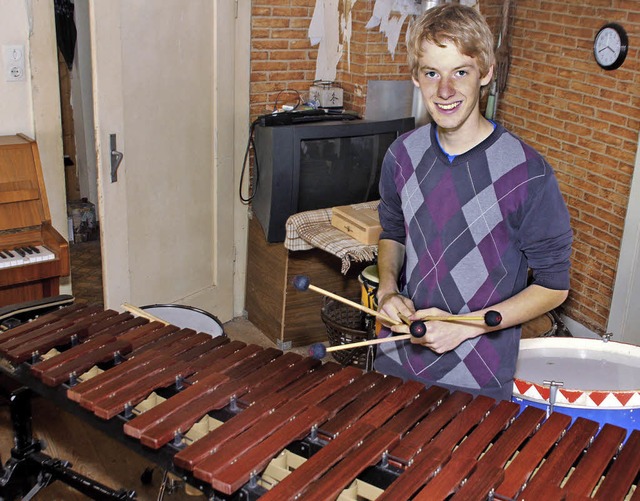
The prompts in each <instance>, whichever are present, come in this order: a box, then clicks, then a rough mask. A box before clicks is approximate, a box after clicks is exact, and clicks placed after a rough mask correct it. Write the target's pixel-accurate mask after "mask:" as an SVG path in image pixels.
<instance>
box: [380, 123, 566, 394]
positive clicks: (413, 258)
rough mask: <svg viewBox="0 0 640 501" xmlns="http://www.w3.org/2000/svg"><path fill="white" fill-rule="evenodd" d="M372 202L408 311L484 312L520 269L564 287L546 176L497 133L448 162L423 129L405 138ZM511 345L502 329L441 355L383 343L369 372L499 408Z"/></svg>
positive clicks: (523, 148) (513, 331)
mask: <svg viewBox="0 0 640 501" xmlns="http://www.w3.org/2000/svg"><path fill="white" fill-rule="evenodd" d="M380 193H381V197H382V201H381V204H380V207H379V213H380V222H381V224H382V228H383V233H382V234H381V236H380V238H381V239H383V238H388V239H392V240H396V241H398V242H401V243H403V244H404V245H405V250H406V255H405V265H404V269H403V277H402V280H401V284H400V287H401V291H402V292H403V294H405V295H406V296H408V297H409V298H411V299H412V301H413V302H414V304H415V306H416V308H417V309H422V308H427V307H433V306H435V307H438V308H441V309H443V310H445V311H448V312H450V313H452V314H460V313H466V312H470V311H477V310H480V309H483V308H487V307H490V306H492V305H494V304H496V303H499V302H501V301H503V300H505V299H507V298H509V297H511V296H513V295H515V294H517V293H518V292H520V291H521V290H522V289H524V288H525V287H526V285H527V270H528V268H531V269H532V270H533V283H536V284H538V285H541V286H543V287H546V288H549V289H556V290H566V289H568V288H569V258H570V255H571V242H572V232H571V227H570V225H569V214H568V211H567V209H566V206H565V203H564V200H563V199H562V195H561V193H560V190H559V188H558V185H557V181H556V178H555V175H554V173H553V171H552V169H551V167H550V166H549V164H548V163H546V162H545V160H544V159H543V158H542V157H541V156H540V155H539V154H538V153H536V152H535V151H534V150H533V149H531V148H530V147H529V146H527V145H526V144H525V143H523V142H522V141H521V140H520V139H518V138H517V137H515V136H514V135H512V134H510V133H509V132H507V131H506V130H505V129H504V128H503V127H502V126H500V125H497V126H496V128H495V130H494V132H493V133H492V134H491V135H490V136H489V137H488V138H487V139H486V140H485V141H483V142H482V143H481V144H479V145H478V146H476V147H475V148H473V149H472V150H470V151H469V152H467V153H465V154H463V155H459V156H458V157H456V158H455V159H454V160H453V162H451V163H450V162H449V160H448V159H447V157H446V155H445V154H444V153H443V151H442V150H441V148H440V147H439V146H438V145H437V141H436V138H435V129H434V128H432V127H431V126H430V125H426V126H424V127H422V128H419V129H416V130H415V131H412V132H410V133H408V134H407V135H405V136H403V137H401V138H400V139H399V140H398V141H396V142H395V143H394V144H393V145H392V146H391V148H390V150H389V152H388V153H387V156H386V157H385V161H384V164H383V170H382V177H381V184H380ZM382 335H388V332H386V333H385V331H383V334H382ZM519 339H520V328H519V327H513V328H508V329H503V330H501V331H497V332H493V333H491V334H485V335H482V336H478V337H476V338H473V339H470V340H467V341H464V342H463V343H462V344H461V345H460V346H458V348H456V349H455V350H453V351H450V352H448V353H444V354H442V355H438V354H436V353H434V352H432V351H431V350H428V349H425V348H424V347H422V346H418V345H413V344H411V343H383V344H382V345H380V348H379V350H378V357H377V360H376V364H375V367H376V369H377V370H379V371H381V372H384V373H387V374H393V375H397V376H400V377H403V378H405V379H407V378H408V379H418V380H421V381H424V382H426V383H431V384H433V383H437V384H438V385H441V386H445V387H449V388H451V389H463V390H465V391H469V392H472V393H483V394H485V395H488V396H491V397H494V398H501V399H508V398H510V397H511V393H512V383H513V374H514V372H515V364H516V359H517V355H518V345H519Z"/></svg>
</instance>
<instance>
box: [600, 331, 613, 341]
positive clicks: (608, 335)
mask: <svg viewBox="0 0 640 501" xmlns="http://www.w3.org/2000/svg"><path fill="white" fill-rule="evenodd" d="M612 337H613V333H612V332H607V333H605V334H603V335H602V340H603V341H604V342H605V343H608V342H609V341H611V338H612Z"/></svg>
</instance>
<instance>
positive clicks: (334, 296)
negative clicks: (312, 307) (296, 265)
mask: <svg viewBox="0 0 640 501" xmlns="http://www.w3.org/2000/svg"><path fill="white" fill-rule="evenodd" d="M309 289H311V290H313V291H315V292H319V293H320V294H323V295H325V296H327V297H330V298H331V299H335V300H336V301H340V302H341V303H344V304H347V305H349V306H352V307H353V308H356V309H358V310H360V311H364V312H365V313H368V314H369V315H373V316H374V317H378V318H380V319H381V320H384V321H385V322H387V323H390V324H393V325H399V324H400V323H401V322H398V321H397V320H393V319H392V318H390V317H388V316H386V315H385V314H384V313H380V312H379V311H376V310H372V309H371V308H368V307H366V306H364V305H362V304H360V303H356V302H355V301H351V300H350V299H347V298H345V297H342V296H338V295H337V294H334V293H333V292H329V291H327V290H324V289H321V288H320V287H316V286H315V285H313V284H309Z"/></svg>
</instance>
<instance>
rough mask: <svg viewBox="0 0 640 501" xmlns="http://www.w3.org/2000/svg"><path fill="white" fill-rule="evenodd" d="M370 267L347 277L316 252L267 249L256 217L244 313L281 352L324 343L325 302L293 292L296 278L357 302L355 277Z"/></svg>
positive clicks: (357, 266)
mask: <svg viewBox="0 0 640 501" xmlns="http://www.w3.org/2000/svg"><path fill="white" fill-rule="evenodd" d="M369 264H371V263H352V265H351V267H350V268H349V271H348V272H347V274H346V275H343V274H342V273H341V272H340V269H341V266H342V262H341V261H340V259H339V258H337V257H336V256H334V255H332V254H329V253H328V252H326V251H323V250H320V249H311V250H306V251H295V252H294V251H289V250H287V249H286V248H285V247H284V245H283V244H281V243H269V242H267V241H266V239H265V238H264V232H263V231H262V228H261V227H260V223H259V222H258V219H257V218H256V217H253V218H252V219H251V220H250V221H249V246H248V256H247V296H246V302H245V307H246V310H247V316H248V318H249V320H250V321H251V323H253V324H254V325H255V326H256V327H258V328H259V329H260V330H261V331H262V332H263V333H264V334H265V335H266V336H267V337H268V338H269V339H271V340H272V341H273V342H274V343H276V345H277V347H278V348H280V349H282V350H288V349H291V348H295V347H300V346H307V345H310V344H312V343H317V342H322V341H327V328H326V326H325V325H324V322H323V321H322V317H321V315H320V310H321V309H322V302H323V300H324V296H323V295H321V294H318V293H317V292H314V291H311V290H307V291H304V292H303V291H299V290H297V289H296V288H295V287H294V286H293V284H292V282H293V279H294V278H295V276H296V275H306V276H308V277H309V278H310V279H311V283H312V284H314V285H316V286H317V287H320V288H322V289H324V290H327V291H331V292H333V293H334V294H338V295H339V296H342V297H346V298H348V299H351V300H358V301H359V300H360V297H361V294H362V292H361V285H360V282H359V281H358V275H359V274H360V272H362V270H363V269H364V268H365V267H366V266H368V265H369Z"/></svg>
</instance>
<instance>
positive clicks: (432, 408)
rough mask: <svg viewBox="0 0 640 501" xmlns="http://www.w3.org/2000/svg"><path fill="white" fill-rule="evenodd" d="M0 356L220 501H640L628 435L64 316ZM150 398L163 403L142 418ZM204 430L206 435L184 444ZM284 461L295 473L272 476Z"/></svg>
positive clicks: (75, 309) (106, 315)
mask: <svg viewBox="0 0 640 501" xmlns="http://www.w3.org/2000/svg"><path fill="white" fill-rule="evenodd" d="M53 348H55V349H56V350H57V351H55V352H51V353H48V354H47V353H45V352H46V351H48V350H50V349H53ZM0 354H1V355H2V358H4V359H5V361H6V362H7V363H6V364H5V365H7V367H6V368H5V369H3V370H5V371H6V372H8V373H9V375H12V376H13V377H15V378H16V379H18V380H19V381H20V382H23V383H24V384H27V385H29V384H31V385H33V386H34V387H36V388H40V387H41V386H45V387H48V388H51V390H50V391H53V392H55V394H56V395H57V394H65V395H66V399H65V401H66V402H67V405H68V406H70V407H71V408H73V407H77V408H79V407H81V408H82V409H86V410H88V411H90V412H91V413H93V414H94V417H93V418H92V419H94V420H95V421H96V423H101V422H113V423H115V424H116V425H117V426H119V428H120V430H121V433H122V435H123V437H124V436H126V437H128V440H129V441H132V440H133V441H134V442H135V443H137V444H139V446H140V447H141V448H143V449H149V450H151V451H166V452H167V453H168V454H170V457H171V458H172V463H173V464H172V466H171V469H172V471H173V472H174V473H176V474H178V475H180V476H181V477H182V478H184V479H186V480H187V481H189V482H192V483H194V485H197V486H198V487H199V488H200V489H202V490H204V491H205V492H208V493H210V494H212V495H220V496H224V498H225V499H258V498H260V499H264V500H284V499H305V500H306V499H311V500H313V499H317V500H323V501H324V500H326V499H337V498H338V497H339V496H342V497H343V498H345V499H348V498H347V497H345V496H347V494H346V493H347V492H348V489H352V488H353V487H354V486H357V485H361V484H363V483H365V484H367V485H369V486H370V489H371V492H372V493H373V494H371V495H369V494H366V495H365V494H358V495H357V499H378V500H397V499H415V500H421V499H426V500H437V499H443V500H444V499H456V500H469V499H471V500H473V499H489V498H494V499H502V500H512V499H533V498H538V499H561V500H562V499H565V500H585V499H606V500H615V499H619V500H624V499H636V498H637V497H638V496H639V495H640V494H639V492H640V490H638V489H637V484H638V475H639V472H640V431H639V430H634V431H632V432H631V433H629V436H628V437H627V430H625V429H623V428H621V427H619V426H616V425H615V424H607V425H605V426H604V427H602V429H599V425H598V424H597V423H595V422H593V421H590V420H588V419H585V418H582V417H580V418H577V419H575V421H574V422H572V419H571V418H570V417H568V416H566V415H564V414H562V413H557V412H554V413H552V414H551V415H550V416H549V417H547V416H546V414H545V412H544V411H543V410H540V409H537V408H534V407H527V408H525V409H524V410H523V411H521V409H520V407H519V406H518V405H516V404H515V403H512V402H506V401H502V402H496V401H494V400H493V399H490V398H487V397H476V398H473V397H472V396H471V395H469V394H466V393H463V392H453V393H449V392H448V391H447V390H445V389H443V388H439V387H435V386H434V387H430V388H425V387H424V386H423V385H421V384H419V383H417V382H412V381H408V382H403V381H402V380H400V379H398V378H395V377H390V376H384V375H382V374H379V373H376V372H368V373H365V372H363V371H362V370H360V369H357V368H355V367H341V366H339V365H338V364H336V363H333V362H327V363H321V362H320V361H318V360H315V359H312V358H308V357H303V356H301V355H297V354H294V353H282V352H281V351H280V350H276V349H274V348H262V347H259V346H255V345H247V344H245V343H243V342H240V341H230V340H229V339H227V338H226V336H224V335H222V336H218V337H214V338H212V337H211V336H209V335H206V334H203V333H196V332H194V331H191V330H189V329H179V328H178V327H175V326H171V325H166V326H165V325H163V324H160V323H158V322H149V321H148V320H146V319H141V318H133V317H132V316H131V315H130V314H128V313H126V314H120V313H117V312H112V311H109V310H107V311H99V310H98V309H96V308H93V307H81V306H69V307H66V308H63V309H60V310H58V311H55V312H53V313H50V314H48V315H44V316H43V317H40V318H38V319H36V320H35V321H33V322H32V323H31V324H24V325H21V326H18V327H16V328H15V329H11V330H8V331H6V332H4V333H2V334H0ZM39 356H42V358H39ZM84 371H89V372H87V373H85V374H83V372H84ZM47 391H49V390H47ZM153 395H162V398H161V399H160V400H162V401H161V402H159V403H157V404H156V405H155V406H147V405H146V402H147V401H150V400H151V396H153ZM205 421H206V422H209V421H215V423H216V424H215V426H212V427H211V429H210V430H209V431H208V432H206V433H204V434H196V433H195V432H194V430H195V429H196V428H197V427H198V426H197V425H199V424H200V423H202V422H205ZM287 455H296V457H299V462H300V463H301V464H299V465H298V466H297V467H296V468H294V467H293V466H291V467H286V468H285V470H287V471H280V470H281V468H280V467H279V466H278V467H277V466H275V463H276V462H278V461H280V459H281V458H283V457H285V456H287ZM276 471H277V472H278V473H276ZM276 477H277V478H276ZM367 496H370V497H367Z"/></svg>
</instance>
